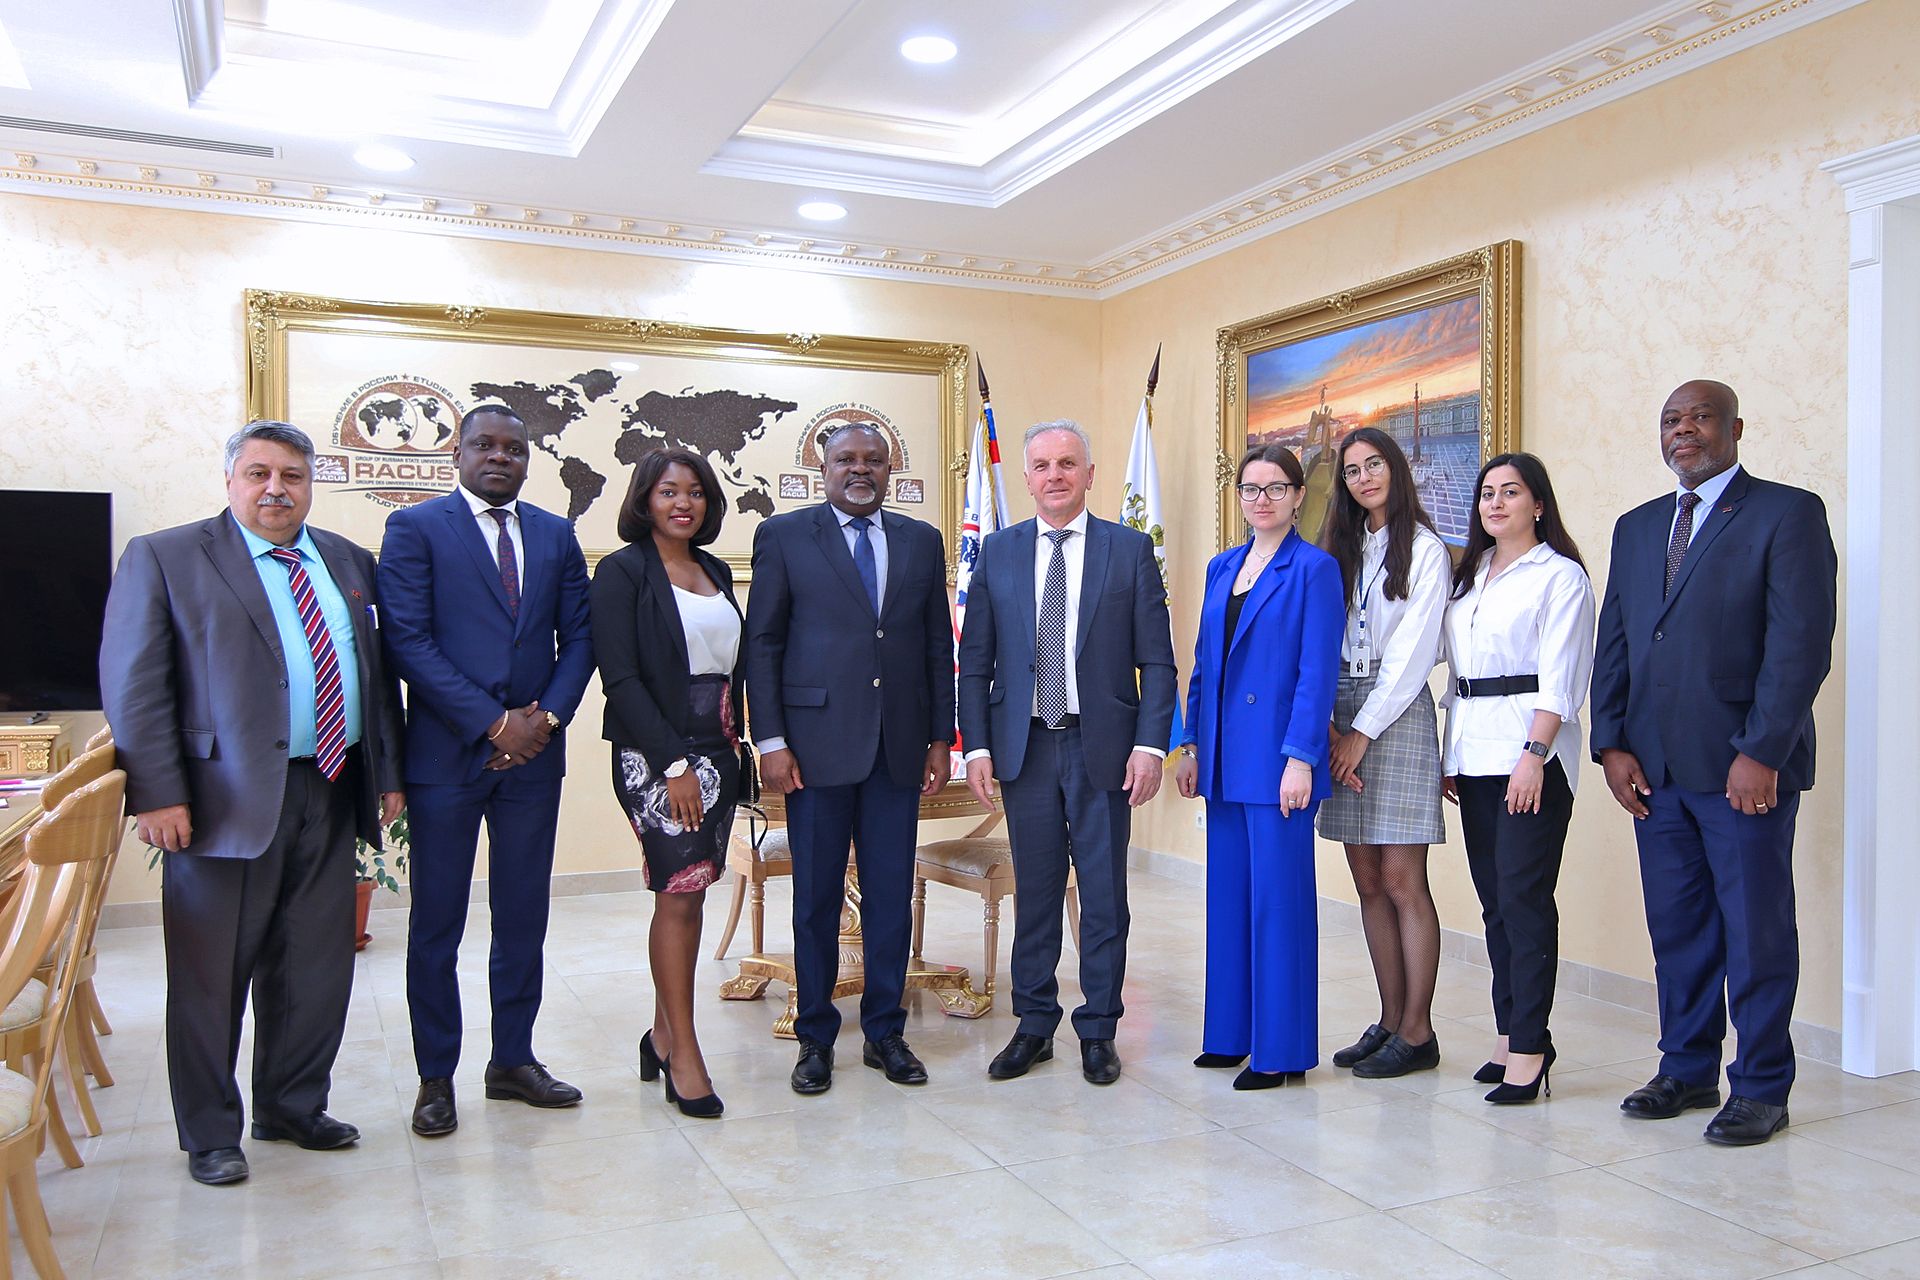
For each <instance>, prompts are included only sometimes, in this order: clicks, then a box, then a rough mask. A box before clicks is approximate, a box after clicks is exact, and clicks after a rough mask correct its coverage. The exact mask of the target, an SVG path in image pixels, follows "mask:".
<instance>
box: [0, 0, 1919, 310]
mask: <svg viewBox="0 0 1920 1280" xmlns="http://www.w3.org/2000/svg"><path fill="white" fill-rule="evenodd" d="M191 2H193V0H177V3H182V4H184V3H191ZM1860 2H1861V0H1717V2H1710V3H1699V4H1688V5H1685V6H1682V7H1676V6H1674V5H1672V4H1669V5H1666V6H1663V7H1662V8H1660V9H1657V10H1653V11H1651V12H1650V13H1649V14H1648V15H1647V16H1646V17H1645V18H1644V19H1642V20H1640V21H1638V22H1636V23H1633V24H1630V25H1629V26H1626V27H1623V28H1621V29H1619V30H1616V31H1615V32H1613V33H1611V35H1610V37H1609V38H1608V39H1606V40H1602V41H1595V42H1591V43H1590V44H1588V45H1583V46H1582V47H1581V49H1580V50H1578V51H1571V50H1570V51H1565V52H1563V53H1562V54H1561V55H1559V56H1557V57H1555V58H1552V59H1548V60H1545V61H1543V62H1541V63H1539V64H1536V66H1535V67H1533V68H1530V69H1529V70H1527V71H1526V72H1524V73H1522V74H1519V75H1515V76H1510V77H1503V78H1502V79H1501V80H1500V81H1498V82H1496V84H1495V85H1492V86H1489V87H1488V88H1487V89H1486V90H1485V91H1483V92H1481V93H1479V94H1475V95H1468V96H1466V97H1464V98H1461V99H1458V100H1457V101H1455V102H1454V103H1451V104H1447V105H1446V106H1444V107H1442V108H1439V109H1436V110H1435V111H1433V112H1423V113H1422V114H1421V115H1420V116H1419V117H1417V118H1416V120H1414V121H1409V122H1407V123H1406V124H1405V125H1404V126H1403V127H1402V128H1400V129H1398V130H1392V131H1388V132H1387V133H1385V134H1382V135H1381V136H1380V137H1379V138H1377V139H1375V140H1374V141H1373V142H1372V143H1369V144H1367V145H1365V146H1361V147H1355V148H1349V149H1347V150H1345V151H1342V152H1340V153H1338V154H1337V155H1333V156H1327V157H1323V158H1321V159H1320V160H1319V161H1317V162H1316V163H1315V164H1313V165H1309V166H1306V167H1303V168H1301V169H1299V170H1296V171H1294V172H1292V173H1290V174H1287V175H1283V176H1281V177H1278V178H1276V179H1273V180H1271V181H1267V182H1263V183H1261V184H1260V185H1259V186H1258V187H1255V188H1251V189H1249V190H1248V191H1246V192H1244V193H1242V194H1241V195H1240V196H1239V197H1236V198H1235V199H1234V200H1233V201H1230V202H1227V203H1225V204H1222V205H1220V206H1217V207H1216V208H1214V209H1213V210H1211V211H1208V212H1204V213H1201V214H1199V215H1196V216H1195V217H1193V218H1191V219H1183V220H1182V221H1181V222H1180V223H1178V224H1175V225H1173V226H1170V227H1168V228H1165V229H1164V230H1163V231H1162V233H1161V234H1159V235H1157V236H1153V237H1149V238H1146V239H1143V240H1141V241H1138V242H1136V243H1134V244H1133V245H1131V246H1127V247H1123V248H1122V249H1120V250H1116V251H1115V252H1113V253H1109V254H1103V255H1101V256H1100V257H1098V258H1095V259H1093V260H1092V261H1090V262H1035V261H1022V260H1016V259H1011V258H1007V257H1004V256H1002V255H999V254H994V253H990V252H984V251H980V250H974V251H965V250H952V249H932V248H916V247H909V246H904V245H886V244H858V243H849V242H846V241H844V240H842V239H840V238H837V237H834V236H831V235H827V234H823V233H821V232H819V231H812V232H807V231H795V230H791V229H785V228H726V227H715V226H712V225H711V224H704V225H703V224H699V223H694V222H691V221H690V220H686V219H679V220H674V219H667V218H660V217H643V216H638V215H627V214H607V213H601V212H595V211H579V210H567V209H561V210H555V209H540V208H529V207H527V206H526V205H525V204H524V202H522V201H513V200H505V199H503V200H499V201H496V202H486V201H481V202H474V201H470V200H464V199H453V198H446V197H437V196H434V195H431V194H428V193H423V192H409V193H403V192H399V191H392V190H385V189H382V188H378V187H372V186H355V187H341V186H330V185H328V184H314V183H311V182H306V181H297V180H293V179H287V178H277V179H268V178H263V177H259V176H257V175H250V174H243V173H230V172H216V171H209V170H205V169H196V168H191V167H187V166H181V165H165V166H161V165H143V164H139V163H137V162H130V161H122V160H111V159H103V158H98V157H89V156H86V155H82V154H76V153H72V152H59V153H55V152H49V151H45V150H38V149H28V148H27V147H25V146H19V145H16V146H14V147H12V148H9V149H8V151H7V152H0V184H4V186H5V187H7V188H11V189H14V190H17V191H25V192H30V193H33V194H39V195H48V196H62V197H67V198H72V199H81V200H94V201H107V202H117V203H123V204H137V205H148V206H156V207H163V208H185V209H198V210H203V211H213V212H223V213H233V214H240V215H244V216H252V217H267V218H280V219H286V220H292V221H302V222H318V223H330V224H342V225H358V226H368V225H378V226H383V227H388V228H393V229H400V230H412V231H419V232H426V233H431V234H437V235H454V236H465V237H474V238H479V239H491V240H509V241H517V242H521V243H535V244H561V245H568V246H573V247H578V248H586V249H595V250H600V251H607V252H616V253H633V254H641V255H652V256H658V257H671V258H681V259H687V260H691V261H703V262H733V263H739V264H743V265H757V266H770V267H777V268H784V269H789V270H801V271H812V272H825V273H828V274H833V275H845V276H859V277H868V278H875V279H892V280H916V281H921V282H925V283H930V284H951V285H960V286H964V287H970V288H982V289H997V290H1005V291H1013V292H1020V293H1041V294H1053V295H1057V296H1068V297H1082V298H1107V297H1113V296H1116V295H1118V294H1120V293H1123V292H1125V291H1127V290H1129V289H1133V288H1136V287H1138V286H1140V285H1142V284H1145V283H1147V282H1148V281H1150V280H1154V279H1157V278H1159V277H1161V276H1163V275H1166V274H1168V273H1170V272H1173V271H1176V270H1179V269H1181V268H1183V267H1187V266H1191V265H1193V264H1195V263H1197V262H1201V261H1205V260H1206V259H1207V258H1210V257H1213V256H1215V255H1217V254H1221V253H1225V252H1228V251H1230V250H1232V249H1236V248H1239V247H1241V246H1242V245H1246V244H1249V243H1251V242H1252V241H1254V240H1256V239H1258V238H1260V237H1261V236H1265V235H1270V234H1273V233H1274V232H1277V231H1280V230H1283V229H1285V228H1288V227H1292V226H1297V225H1299V224H1301V223H1303V222H1306V221H1308V220H1310V219H1312V218H1315V217H1319V216H1320V215H1322V214H1325V213H1329V212H1331V211H1333V210H1335V209H1338V208H1341V207H1343V206H1344V205H1347V204H1351V203H1353V202H1354V201H1357V200H1362V199H1365V198H1366V197H1367V196H1370V195H1373V194H1375V193H1376V192H1379V191H1384V190H1386V189H1388V188H1389V187H1392V186H1396V185H1398V184H1399V183H1402V182H1406V181H1409V180H1411V179H1413V178H1417V177H1420V176H1422V175H1424V174H1427V173H1432V172H1434V171H1436V170H1438V169H1440V168H1442V167H1444V166H1445V165H1448V164H1452V163H1454V162H1455V161H1458V160H1462V159H1465V158H1466V157H1468V156H1471V155H1475V154H1478V153H1479V152H1481V151H1485V150H1487V149H1489V148H1491V147H1495V146H1498V145H1500V144H1501V143H1503V142H1506V141H1509V140H1511V139H1513V138H1517V137H1521V136H1524V135H1525V134H1527V133H1531V132H1533V131H1535V130H1538V129H1542V128H1546V127H1548V126H1549V125H1552V124H1556V123H1559V122H1560V121H1563V120H1567V119H1570V118H1571V117H1573V116H1575V115H1577V114H1579V113H1581V112H1583V111H1587V110H1590V109H1592V108H1593V107H1597V106H1601V105H1603V104H1605V103H1608V102H1611V101H1614V100H1616V99H1618V98H1621V97H1624V96H1626V95H1627V94H1629V93H1632V92H1634V91H1635V90H1637V89H1642V88H1645V87H1647V86H1649V85H1652V84H1657V83H1659V82H1661V81H1663V80H1666V79H1670V78H1672V77H1674V76H1678V75H1681V74H1684V73H1685V72H1687V71H1690V70H1693V69H1695V68H1697V67H1699V66H1703V65H1705V64H1706V63H1708V62H1711V61H1713V60H1715V59H1718V58H1720V57H1724V56H1725V55H1727V54H1730V53H1734V52H1737V51H1739V50H1741V49H1745V48H1747V47H1749V46H1752V45H1754V44H1758V43H1760V42H1761V41H1764V40H1767V39H1770V38H1772V37H1774V36H1777V35H1781V34H1784V33H1786V32H1788V31H1792V30H1794V29H1796V28H1798V27H1801V26H1804V25H1806V24H1808V23H1811V22H1815V21H1818V20H1819V19H1822V18H1825V17H1829V16H1831V15H1833V14H1835V13H1839V12H1841V11H1842V10H1845V9H1848V8H1851V7H1852V6H1853V5H1855V4H1858V3H1860ZM1503 102H1504V103H1505V104H1506V105H1504V106H1503V105H1501V104H1502V103H1503ZM1914 150H1920V142H1916V141H1914V140H1908V141H1907V142H1903V143H1895V144H1890V145H1889V146H1887V147H1882V148H1878V149H1876V150H1874V151H1868V152H1862V153H1861V154H1859V155H1857V156H1850V157H1845V158H1843V159H1841V160H1836V161H1833V162H1831V163H1829V164H1828V165H1826V166H1823V167H1825V168H1826V169H1827V170H1828V171H1829V172H1832V173H1834V175H1835V177H1836V179H1837V180H1839V181H1840V182H1842V183H1843V184H1847V187H1848V197H1847V198H1848V201H1849V207H1853V205H1854V204H1855V202H1856V201H1871V200H1873V199H1875V198H1881V199H1885V198H1896V197H1892V196H1884V195H1881V194H1879V193H1880V192H1882V191H1883V190H1888V189H1892V188H1890V187H1887V186H1886V185H1885V184H1896V183H1902V182H1906V181H1911V180H1910V179H1902V178H1900V177H1898V176H1897V175H1896V173H1895V171H1896V170H1897V169H1899V168H1900V167H1901V166H1902V165H1904V164H1906V163H1909V162H1910V161H1911V159H1912V152H1913V151H1914ZM1369 153H1372V154H1373V155H1374V156H1375V157H1376V158H1374V159H1369V158H1368V156H1369ZM8 154H10V155H11V163H7V162H6V158H5V157H6V156H7V155H8ZM1876 182H1877V183H1881V184H1883V185H1882V186H1881V187H1876V186H1874V184H1875V183H1876ZM1856 193H1857V194H1856ZM1899 193H1900V194H1920V190H1909V189H1908V188H1907V187H1906V186H1901V187H1900V188H1899Z"/></svg>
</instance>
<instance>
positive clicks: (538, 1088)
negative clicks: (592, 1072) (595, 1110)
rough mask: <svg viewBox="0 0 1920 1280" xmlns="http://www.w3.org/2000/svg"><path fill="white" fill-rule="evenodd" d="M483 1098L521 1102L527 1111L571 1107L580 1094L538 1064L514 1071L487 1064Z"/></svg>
mask: <svg viewBox="0 0 1920 1280" xmlns="http://www.w3.org/2000/svg"><path fill="white" fill-rule="evenodd" d="M486 1085H487V1097H489V1098H491V1099H493V1100H494V1101H495V1102H524V1103H526V1104H527V1105H528V1106H530V1107H571V1106H573V1105H574V1104H575V1103H577V1102H579V1101H580V1091H579V1090H578V1089H576V1088H574V1087H573V1086H572V1085H570V1084H568V1083H567V1082H566V1081H565V1080H555V1079H554V1078H553V1073H552V1072H550V1071H548V1070H547V1069H546V1067H545V1066H543V1065H541V1064H540V1063H538V1062H529V1063H527V1064H525V1065H524V1066H518V1067H497V1066H495V1065H494V1064H493V1063H491V1062H489V1063H488V1064H487V1074H486Z"/></svg>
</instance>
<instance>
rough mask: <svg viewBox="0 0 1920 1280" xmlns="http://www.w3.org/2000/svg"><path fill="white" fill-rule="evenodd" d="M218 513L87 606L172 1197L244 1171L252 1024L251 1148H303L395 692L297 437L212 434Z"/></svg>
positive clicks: (382, 795)
mask: <svg viewBox="0 0 1920 1280" xmlns="http://www.w3.org/2000/svg"><path fill="white" fill-rule="evenodd" d="M226 470H227V510H226V511H224V512H222V513H221V514H219V515H217V516H214V517H212V518H211V519H208V520H201V521H197V522H195V523H192V524H185V525H180V526H178V527H176V528H172V529H163V530H161V531H160V532H158V533H152V534H147V535H145V536H143V537H138V538H134V539H132V540H131V541H130V542H129V543H128V544H127V549H126V552H125V553H124V554H123V555H122V556H121V559H120V568H119V571H118V572H117V573H115V575H114V579H113V589H112V591H111V593H110V594H109V595H108V597H107V618H106V629H105V635H104V638H103V640H102V643H101V646H100V690H101V697H102V698H103V700H104V702H105V707H106V713H107V722H108V723H109V724H110V725H112V727H113V737H114V746H115V748H116V749H117V751H118V753H119V761H120V765H121V767H122V768H124V769H125V770H126V771H127V807H128V808H129V809H131V810H132V811H133V814H134V817H135V820H136V822H137V832H138V834H139V836H140V838H141V839H142V840H144V841H146V842H147V843H148V844H150V845H153V846H155V847H156V848H159V849H162V850H165V852H166V858H165V861H164V864H163V869H162V884H161V920H162V925H163V929H164V933H165V937H166V948H167V1016H166V1038H167V1072H168V1075H169V1077H170V1082H171V1084H172V1087H173V1116H174V1124H175V1126H176V1128H177V1129H178V1130H179V1134H180V1147H181V1149H182V1150H184V1151H186V1152H187V1168H188V1172H189V1173H190V1174H191V1175H192V1176H193V1178H194V1179H195V1180H196V1181H199V1182H204V1183H208V1184H213V1185H218V1184H222V1183H230V1182H239V1181H241V1180H242V1179H244V1178H245V1177H246V1176H247V1158H246V1156H245V1154H243V1153H242V1152H241V1150H240V1122H241V1113H242V1109H241V1103H240V1092H239V1089H238V1087H237V1086H236V1085H235V1083H234V1065H235V1062H236V1060H237V1059H238V1057H239V1051H240V1020H241V1014H242V1012H243V1010H244V1009H245V1008H246V1004H247V995H248V989H249V987H251V988H252V995H253V1009H254V1053H253V1136H254V1137H255V1138H258V1139H264V1140H268V1141H281V1140H284V1141H290V1142H293V1143H296V1144H298V1145H299V1146H302V1147H306V1148H308V1149H309V1150H327V1149H331V1148H336V1147H345V1146H350V1145H351V1144H353V1143H354V1142H356V1141H358V1140H359V1137H360V1131H359V1130H358V1129H355V1128H354V1127H353V1126H352V1125H350V1124H346V1123H343V1122H342V1121H339V1120H335V1119H334V1118H333V1117H332V1116H329V1115H328V1114H327V1112H326V1105H327V1090H328V1086H329V1084H330V1073H331V1072H332V1069H333V1060H334V1055H335V1054H336V1053H338V1051H339V1048H340V1039H341V1036H342V1034H343V1032H344V1030H345V1027H346V1019H347V999H348V996H349V994H350V993H351V991H352V988H353V882H354V854H353V848H354V837H355V836H356V835H358V836H360V837H361V838H363V839H365V840H368V841H371V842H373V843H375V844H378V843H379V841H380V835H381V831H382V829H383V827H384V826H385V824H386V823H388V822H391V821H392V820H393V819H394V818H396V817H398V816H399V814H400V811H401V809H402V808H403V807H404V805H405V803H406V801H405V797H404V796H403V795H402V794H401V782H400V778H401V772H400V742H401V721H400V697H399V690H398V688H397V687H396V686H395V684H394V682H393V680H392V679H391V678H390V677H389V676H388V675H387V673H386V671H385V669H384V667H383V665H382V662H381V655H380V637H379V631H378V629H377V628H378V627H379V611H378V608H377V601H376V600H375V598H374V563H373V557H372V556H371V555H369V554H367V552H365V551H363V550H362V549H361V548H359V547H357V546H355V545H354V544H352V543H351V542H348V541H347V540H346V539H345V538H342V537H339V536H338V535H336V534H331V533H327V532H325V531H324V530H320V529H314V528H311V527H309V526H308V525H307V523H306V518H307V512H308V510H309V509H310V508H311V507H312V505H313V444H312V442H311V441H310V440H308V438H307V436H306V434H305V433H304V432H302V431H300V430H299V429H297V428H295V427H291V426H288V425H287V424H286V423H284V422H253V423H249V424H248V425H247V426H246V427H244V428H242V429H241V430H239V431H237V432H235V433H234V435H233V437H232V438H231V439H229V440H228V441H227V448H226Z"/></svg>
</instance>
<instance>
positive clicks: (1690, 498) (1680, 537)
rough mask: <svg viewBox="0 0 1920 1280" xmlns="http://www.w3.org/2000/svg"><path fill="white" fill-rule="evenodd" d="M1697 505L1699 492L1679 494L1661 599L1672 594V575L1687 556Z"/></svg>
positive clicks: (1676, 572)
mask: <svg viewBox="0 0 1920 1280" xmlns="http://www.w3.org/2000/svg"><path fill="white" fill-rule="evenodd" d="M1699 505H1700V495H1699V494H1697V493H1683V494H1681V495H1680V516H1679V518H1678V519H1676V520H1675V521H1674V522H1673V541H1672V542H1669V543H1668V544H1667V588H1666V590H1665V591H1663V592H1661V593H1660V598H1661V599H1662V600H1664V599H1666V598H1667V597H1668V596H1670V595H1672V594H1673V579H1674V575H1676V574H1678V573H1679V572H1680V562H1681V561H1682V560H1685V559H1686V558H1687V547H1688V545H1689V544H1691V543H1692V542H1693V509H1694V508H1695V507H1697V506H1699Z"/></svg>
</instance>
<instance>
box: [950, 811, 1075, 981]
mask: <svg viewBox="0 0 1920 1280" xmlns="http://www.w3.org/2000/svg"><path fill="white" fill-rule="evenodd" d="M1005 819H1006V811H1005V810H1004V809H995V810H994V811H993V812H992V813H990V814H988V815H987V816H986V818H985V819H984V820H982V821H981V823H980V824H979V825H978V826H976V827H975V828H974V829H973V830H972V831H969V832H968V833H967V834H966V835H964V836H960V837H959V838H957V839H953V840H935V841H933V842H932V843H930V844H923V845H921V846H920V848H919V849H918V850H917V851H916V852H915V854H914V860H913V959H914V960H915V961H918V960H920V959H921V954H920V952H921V946H922V944H923V943H924V942H925V940H926V932H927V882H928V881H929V880H931V881H933V882H934V883H936V884H947V885H952V886H953V887H954V888H956V889H966V890H969V891H970V892H973V893H977V894H979V895H980V899H981V903H982V916H983V918H984V921H985V932H986V964H985V966H984V967H982V969H981V971H980V973H981V986H980V996H981V998H982V1001H983V1003H981V1004H980V1005H979V1006H978V1007H979V1013H974V1014H968V1015H967V1016H969V1017H979V1016H981V1015H982V1014H985V1013H986V1012H987V1011H988V1010H990V1009H992V1008H993V984H994V974H995V973H996V972H997V971H998V967H999V955H1000V900H1001V899H1002V898H1004V897H1006V896H1007V895H1009V894H1012V893H1017V892H1018V888H1017V886H1016V885H1015V884H1014V879H1013V846H1012V845H1011V844H1010V843H1008V841H1007V837H1005V836H1003V835H997V834H995V833H994V829H995V828H996V827H998V826H999V825H1000V824H1001V823H1002V822H1003V821H1004V820H1005ZM1067 922H1068V923H1069V924H1070V925H1071V926H1072V929H1073V945H1074V949H1075V950H1076V951H1077V950H1079V947H1080V891H1079V888H1078V882H1077V881H1076V879H1075V877H1074V874H1073V869H1072V868H1071V867H1069V868H1068V869H1067Z"/></svg>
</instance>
